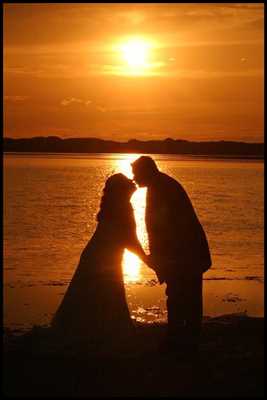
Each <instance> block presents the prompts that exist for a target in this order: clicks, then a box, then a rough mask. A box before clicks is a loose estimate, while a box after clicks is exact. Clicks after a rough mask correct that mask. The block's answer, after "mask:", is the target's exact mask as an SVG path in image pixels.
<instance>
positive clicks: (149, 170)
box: [131, 156, 159, 187]
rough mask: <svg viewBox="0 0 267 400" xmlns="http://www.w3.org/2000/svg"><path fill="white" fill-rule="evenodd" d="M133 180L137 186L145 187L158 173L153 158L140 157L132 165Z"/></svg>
mask: <svg viewBox="0 0 267 400" xmlns="http://www.w3.org/2000/svg"><path fill="white" fill-rule="evenodd" d="M131 165H132V170H133V175H134V180H135V182H136V183H137V184H138V185H139V186H141V187H142V186H147V185H149V183H150V182H151V180H152V179H153V177H154V176H155V175H156V174H157V173H158V172H159V170H158V167H157V165H156V163H155V161H154V160H153V158H151V157H148V156H141V157H139V158H138V159H137V160H135V161H134V162H133V163H132V164H131Z"/></svg>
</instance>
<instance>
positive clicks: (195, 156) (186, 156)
mask: <svg viewBox="0 0 267 400" xmlns="http://www.w3.org/2000/svg"><path fill="white" fill-rule="evenodd" d="M111 154H114V155H118V154H126V155H127V154H128V155H132V154H139V153H136V152H128V153H127V152H126V153H125V152H121V151H112V152H105V151H103V152H100V153H99V152H71V151H69V152H64V151H57V152H48V151H4V152H3V155H4V156H5V155H16V156H18V155H22V156H27V155H28V156H42V155H44V156H45V155H48V156H53V155H54V156H57V155H68V156H70V155H77V156H81V157H83V158H86V157H88V156H89V157H90V156H91V158H92V157H93V155H103V156H108V155H111ZM140 154H146V155H150V156H154V157H155V156H158V158H159V157H160V156H169V157H177V158H179V157H181V158H182V159H190V160H192V159H196V160H207V159H208V160H225V161H227V160H240V161H242V160H245V161H250V160H251V161H262V162H264V156H256V155H255V156H254V155H252V156H249V155H229V154H188V153H152V152H148V153H142V152H140ZM94 158H97V157H94ZM99 158H101V157H99Z"/></svg>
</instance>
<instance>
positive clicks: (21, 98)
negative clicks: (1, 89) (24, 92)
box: [4, 96, 29, 103]
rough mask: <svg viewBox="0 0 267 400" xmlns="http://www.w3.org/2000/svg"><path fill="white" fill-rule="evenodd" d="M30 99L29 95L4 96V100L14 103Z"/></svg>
mask: <svg viewBox="0 0 267 400" xmlns="http://www.w3.org/2000/svg"><path fill="white" fill-rule="evenodd" d="M27 99H29V96H4V100H5V101H8V102H12V103H20V102H24V101H25V100H27Z"/></svg>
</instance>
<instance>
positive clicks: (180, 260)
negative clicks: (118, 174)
mask: <svg viewBox="0 0 267 400" xmlns="http://www.w3.org/2000/svg"><path fill="white" fill-rule="evenodd" d="M145 218H146V227H147V232H148V239H149V248H150V253H151V257H152V260H153V263H154V265H155V268H156V273H157V276H158V278H159V281H160V283H163V282H166V284H167V289H166V294H167V296H168V298H167V309H168V328H169V334H170V336H171V337H178V336H177V330H179V329H180V326H181V325H183V324H184V321H185V323H186V335H187V337H190V338H192V339H193V340H194V339H196V340H197V339H198V336H199V333H200V326H201V320H202V274H203V272H205V271H207V270H208V269H209V267H210V266H211V256H210V251H209V246H208V242H207V238H206V235H205V232H204V230H203V228H202V225H201V224H200V222H199V220H198V217H197V215H196V213H195V211H194V208H193V206H192V203H191V201H190V199H189V197H188V195H187V194H186V192H185V190H184V189H183V187H182V185H181V184H180V183H178V182H177V181H176V180H175V179H173V178H171V177H170V176H168V175H166V174H164V173H162V172H160V171H158V173H157V174H156V175H155V176H154V177H153V181H152V182H151V183H150V184H149V186H148V189H147V203H146V217H145Z"/></svg>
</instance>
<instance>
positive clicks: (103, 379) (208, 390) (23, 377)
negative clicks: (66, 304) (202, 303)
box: [3, 314, 264, 397]
mask: <svg viewBox="0 0 267 400" xmlns="http://www.w3.org/2000/svg"><path fill="white" fill-rule="evenodd" d="M165 330H166V324H140V323H139V324H138V325H137V333H138V340H139V351H138V353H136V352H133V353H130V354H126V353H125V354H123V353H121V354H119V355H114V354H113V355H109V356H107V355H102V356H96V355H94V356H93V355H92V354H91V355H90V354H86V352H85V351H81V352H79V353H77V352H76V353H75V352H74V353H73V352H66V351H63V352H62V351H58V350H55V349H51V345H50V344H49V341H48V340H47V334H46V333H47V332H48V331H49V330H48V328H42V327H35V328H34V329H33V330H32V331H31V332H29V333H27V334H26V335H25V334H24V335H16V334H15V333H16V332H13V331H9V330H6V331H5V334H4V359H3V361H4V362H3V367H4V368H3V378H4V379H3V392H4V394H5V395H7V396H27V397H109V396H122V397H127V396H138V397H151V396H152V397H160V396H166V397H235V396H242V397H243V396H244V397H263V396H264V389H263V385H264V377H263V352H264V319H263V318H255V317H254V318H252V317H248V316H246V315H244V314H232V315H225V316H220V317H216V318H207V319H205V320H204V321H203V331H202V338H201V346H200V352H199V355H198V357H197V358H194V359H190V358H184V359H182V358H179V357H174V356H166V355H163V354H161V353H159V352H158V351H157V345H158V343H159V341H160V339H161V338H162V337H163V335H164V333H165Z"/></svg>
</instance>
